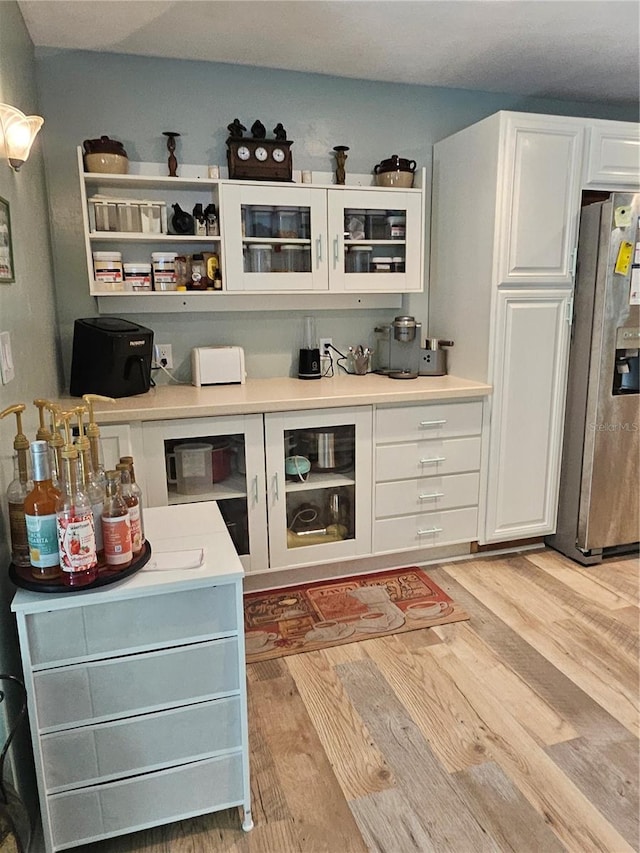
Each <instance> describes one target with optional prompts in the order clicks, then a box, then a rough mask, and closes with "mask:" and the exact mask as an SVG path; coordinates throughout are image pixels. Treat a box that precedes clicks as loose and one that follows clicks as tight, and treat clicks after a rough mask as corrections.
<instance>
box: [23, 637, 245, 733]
mask: <svg viewBox="0 0 640 853" xmlns="http://www.w3.org/2000/svg"><path fill="white" fill-rule="evenodd" d="M239 672H240V666H239V661H238V643H237V640H236V639H235V638H230V639H225V640H214V641H212V642H208V643H200V644H198V645H193V646H182V647H180V648H177V649H167V650H163V651H158V652H150V653H145V654H139V655H130V656H125V657H121V658H115V659H114V660H107V661H98V662H94V663H87V664H77V665H73V666H66V667H60V668H58V669H49V670H42V671H41V672H36V673H35V674H34V679H33V680H34V688H35V703H36V710H37V728H38V729H39V730H40V731H43V730H45V729H49V728H54V727H57V728H63V727H67V726H71V725H74V724H80V723H89V722H101V721H103V720H105V719H109V718H112V719H114V718H117V717H124V716H129V715H130V714H134V713H136V712H142V711H157V710H160V709H161V708H170V707H176V706H178V705H181V704H183V703H185V702H197V701H202V700H204V699H211V698H216V697H217V696H222V695H224V694H225V693H230V692H232V691H235V690H238V689H239V686H240V684H239V682H240V678H239ZM31 724H32V725H35V724H36V721H35V720H32V721H31Z"/></svg>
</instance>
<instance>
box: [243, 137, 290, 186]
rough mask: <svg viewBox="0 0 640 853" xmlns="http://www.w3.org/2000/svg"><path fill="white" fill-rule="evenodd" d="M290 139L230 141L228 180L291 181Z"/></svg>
mask: <svg viewBox="0 0 640 853" xmlns="http://www.w3.org/2000/svg"><path fill="white" fill-rule="evenodd" d="M292 145H293V142H292V141H291V140H288V139H260V138H258V139H255V138H254V139H245V138H244V137H234V136H230V137H229V139H227V162H228V164H229V177H230V178H235V179H238V180H245V181H291V180H292V178H293V167H292V162H291V146H292Z"/></svg>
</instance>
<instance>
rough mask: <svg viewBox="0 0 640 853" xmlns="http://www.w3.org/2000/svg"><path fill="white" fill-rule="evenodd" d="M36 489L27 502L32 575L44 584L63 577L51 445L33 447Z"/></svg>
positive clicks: (58, 492)
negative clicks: (52, 476)
mask: <svg viewBox="0 0 640 853" xmlns="http://www.w3.org/2000/svg"><path fill="white" fill-rule="evenodd" d="M30 450H31V466H32V470H33V489H32V490H31V491H30V492H29V494H28V495H27V496H26V498H25V499H24V515H25V520H26V523H27V539H28V542H29V557H30V560H31V567H32V568H31V574H32V575H33V576H34V577H35V578H39V579H41V580H54V579H57V578H58V577H59V575H60V556H59V552H58V535H57V531H56V503H57V501H58V498H59V497H60V491H59V489H57V488H56V487H55V486H54V485H53V483H52V481H51V466H50V464H49V445H48V444H47V442H46V441H34V442H33V444H32V445H31V448H30Z"/></svg>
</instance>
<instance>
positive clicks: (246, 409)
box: [60, 373, 491, 424]
mask: <svg viewBox="0 0 640 853" xmlns="http://www.w3.org/2000/svg"><path fill="white" fill-rule="evenodd" d="M490 393H491V386H490V385H486V384H484V383H482V382H474V381H472V380H471V379H460V378H459V377H457V376H419V377H418V378H417V379H390V378H389V377H388V376H380V375H378V374H375V373H368V374H366V375H365V376H336V377H334V378H332V379H328V378H327V379H316V380H305V379H295V378H292V377H274V378H270V379H248V380H247V382H246V384H244V385H210V386H208V387H206V388H196V387H194V386H193V385H158V386H157V387H156V388H152V389H151V390H150V391H148V392H147V393H146V394H139V395H137V396H135V397H121V398H120V399H118V400H117V401H116V402H115V403H96V404H95V412H96V415H97V416H98V417H97V420H98V422H99V423H101V424H110V423H122V422H123V421H154V420H165V419H169V418H171V419H173V418H195V417H210V416H215V415H247V414H256V413H261V412H289V411H295V410H296V409H331V408H335V407H336V406H367V405H385V404H393V403H396V404H398V403H414V402H437V401H438V400H455V399H460V398H463V397H466V398H470V397H484V396H486V395H487V394H490ZM60 403H61V404H62V406H63V407H66V408H69V407H70V406H72V405H73V406H77V405H78V398H77V397H73V398H71V397H67V398H63V399H61V400H60Z"/></svg>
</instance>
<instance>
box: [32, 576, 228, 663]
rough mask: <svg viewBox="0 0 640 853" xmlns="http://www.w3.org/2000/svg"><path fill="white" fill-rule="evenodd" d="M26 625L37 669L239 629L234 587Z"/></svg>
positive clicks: (88, 609) (115, 604)
mask: <svg viewBox="0 0 640 853" xmlns="http://www.w3.org/2000/svg"><path fill="white" fill-rule="evenodd" d="M25 622H26V625H27V631H28V634H29V648H30V650H31V660H32V664H33V666H43V665H46V664H53V663H57V662H62V661H68V660H78V659H81V658H84V657H88V656H92V657H100V656H106V655H108V654H112V653H114V652H124V651H132V650H134V649H135V650H138V649H140V650H141V649H144V648H150V647H153V646H170V645H177V644H179V643H181V642H185V641H188V640H198V639H204V638H207V637H211V635H212V634H217V633H220V634H223V633H230V632H232V631H234V630H235V629H236V617H235V592H234V587H233V585H232V584H227V585H220V586H218V587H213V586H212V587H207V588H205V589H189V590H183V591H181V592H176V593H174V594H172V595H166V594H162V595H150V596H145V597H141V598H129V599H126V600H122V601H110V602H105V603H104V604H92V605H87V606H85V607H74V608H70V609H64V610H51V611H44V612H39V613H30V614H28V615H27V616H26V618H25Z"/></svg>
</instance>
